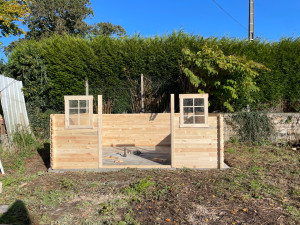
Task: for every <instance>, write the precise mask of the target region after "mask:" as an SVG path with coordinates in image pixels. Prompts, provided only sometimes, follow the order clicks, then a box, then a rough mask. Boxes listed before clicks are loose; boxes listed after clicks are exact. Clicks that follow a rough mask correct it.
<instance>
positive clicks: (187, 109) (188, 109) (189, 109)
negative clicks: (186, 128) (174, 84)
mask: <svg viewBox="0 0 300 225" xmlns="http://www.w3.org/2000/svg"><path fill="white" fill-rule="evenodd" d="M183 114H184V115H193V114H194V113H193V107H184V108H183Z"/></svg>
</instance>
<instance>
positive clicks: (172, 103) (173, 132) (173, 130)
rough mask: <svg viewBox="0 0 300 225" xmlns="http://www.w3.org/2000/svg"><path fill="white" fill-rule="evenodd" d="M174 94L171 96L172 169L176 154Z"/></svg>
mask: <svg viewBox="0 0 300 225" xmlns="http://www.w3.org/2000/svg"><path fill="white" fill-rule="evenodd" d="M174 116H175V114H174V94H171V112H170V117H171V118H170V119H171V129H170V130H171V167H174V165H175V162H174V154H175V146H174V138H175V136H174V135H175V124H174V119H175V118H174Z"/></svg>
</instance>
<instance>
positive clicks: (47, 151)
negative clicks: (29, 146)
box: [37, 143, 50, 169]
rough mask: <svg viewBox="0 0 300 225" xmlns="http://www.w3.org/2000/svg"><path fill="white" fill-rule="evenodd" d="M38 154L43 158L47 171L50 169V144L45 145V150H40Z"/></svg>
mask: <svg viewBox="0 0 300 225" xmlns="http://www.w3.org/2000/svg"><path fill="white" fill-rule="evenodd" d="M37 151H38V153H39V155H40V157H41V158H42V160H43V162H44V164H45V166H46V168H47V169H49V168H50V143H44V147H43V148H39V149H38V150H37Z"/></svg>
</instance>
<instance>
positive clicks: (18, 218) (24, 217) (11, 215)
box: [0, 200, 32, 225]
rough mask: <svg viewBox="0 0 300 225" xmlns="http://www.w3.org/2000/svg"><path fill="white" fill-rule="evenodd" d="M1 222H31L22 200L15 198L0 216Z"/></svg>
mask: <svg viewBox="0 0 300 225" xmlns="http://www.w3.org/2000/svg"><path fill="white" fill-rule="evenodd" d="M0 223H1V224H26V225H28V224H32V222H31V219H30V217H29V213H28V210H27V208H26V206H25V204H24V202H23V201H21V200H17V201H15V202H14V204H12V206H11V207H9V209H8V211H7V212H6V213H4V214H2V216H1V217H0Z"/></svg>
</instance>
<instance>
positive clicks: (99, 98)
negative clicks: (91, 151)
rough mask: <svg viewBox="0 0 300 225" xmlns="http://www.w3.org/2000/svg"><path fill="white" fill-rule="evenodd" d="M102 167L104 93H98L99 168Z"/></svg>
mask: <svg viewBox="0 0 300 225" xmlns="http://www.w3.org/2000/svg"><path fill="white" fill-rule="evenodd" d="M101 167H102V95H98V168H101Z"/></svg>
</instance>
